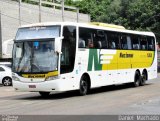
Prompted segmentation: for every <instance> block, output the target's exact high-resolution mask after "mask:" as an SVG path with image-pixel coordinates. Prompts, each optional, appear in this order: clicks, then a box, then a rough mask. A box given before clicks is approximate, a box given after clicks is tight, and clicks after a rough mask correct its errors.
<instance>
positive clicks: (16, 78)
mask: <svg viewBox="0 0 160 121" xmlns="http://www.w3.org/2000/svg"><path fill="white" fill-rule="evenodd" d="M12 79H13V80H14V81H20V79H19V78H18V77H16V76H14V75H12Z"/></svg>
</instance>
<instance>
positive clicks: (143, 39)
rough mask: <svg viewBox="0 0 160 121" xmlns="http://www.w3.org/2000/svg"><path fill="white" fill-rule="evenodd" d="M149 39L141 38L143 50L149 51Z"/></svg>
mask: <svg viewBox="0 0 160 121" xmlns="http://www.w3.org/2000/svg"><path fill="white" fill-rule="evenodd" d="M147 44H148V43H147V39H146V37H145V36H142V37H141V49H142V50H147V49H148V47H147Z"/></svg>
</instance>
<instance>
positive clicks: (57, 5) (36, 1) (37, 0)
mask: <svg viewBox="0 0 160 121" xmlns="http://www.w3.org/2000/svg"><path fill="white" fill-rule="evenodd" d="M29 1H32V2H35V3H37V4H38V5H39V22H41V16H42V15H41V13H42V12H41V7H42V6H43V5H50V6H53V7H54V9H55V7H61V10H62V21H65V19H64V10H65V9H69V10H76V13H77V22H79V8H77V7H72V6H66V5H64V0H61V4H57V3H54V2H47V1H44V0H29ZM21 3H22V0H19V24H20V25H21Z"/></svg>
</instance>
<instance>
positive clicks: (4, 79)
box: [2, 77, 12, 86]
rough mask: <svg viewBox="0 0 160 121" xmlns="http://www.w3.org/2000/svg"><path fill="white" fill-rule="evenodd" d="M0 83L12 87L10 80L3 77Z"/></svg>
mask: <svg viewBox="0 0 160 121" xmlns="http://www.w3.org/2000/svg"><path fill="white" fill-rule="evenodd" d="M2 83H3V85H4V86H12V78H10V77H4V78H3V80H2Z"/></svg>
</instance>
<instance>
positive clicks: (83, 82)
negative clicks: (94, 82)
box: [79, 77, 89, 96]
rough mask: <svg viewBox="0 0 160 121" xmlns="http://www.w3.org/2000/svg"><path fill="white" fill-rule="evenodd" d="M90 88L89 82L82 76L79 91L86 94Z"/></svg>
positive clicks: (82, 94)
mask: <svg viewBox="0 0 160 121" xmlns="http://www.w3.org/2000/svg"><path fill="white" fill-rule="evenodd" d="M88 90H89V83H88V81H87V79H86V78H85V77H82V78H81V80H80V89H79V93H80V95H81V96H84V95H86V94H87V93H88Z"/></svg>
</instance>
